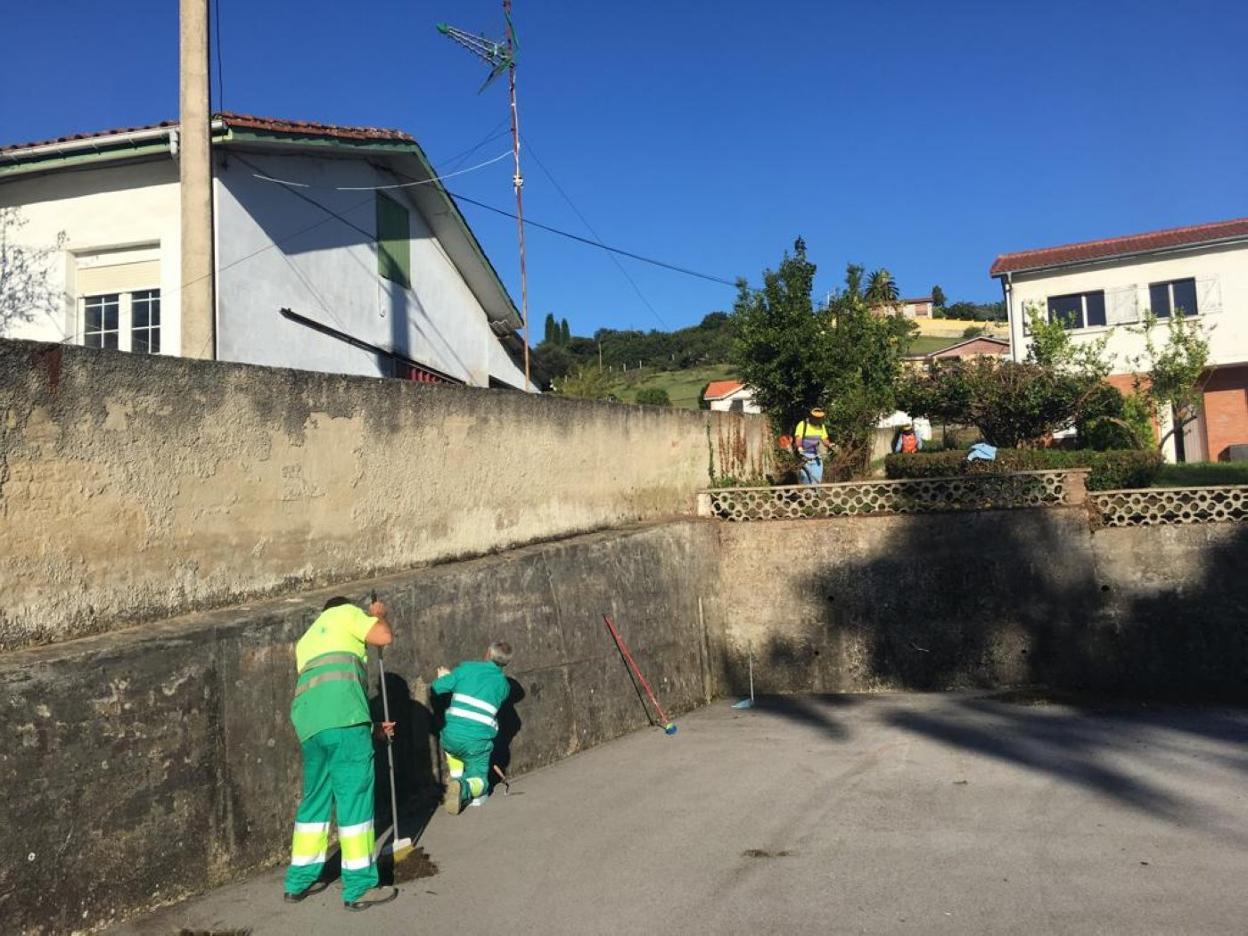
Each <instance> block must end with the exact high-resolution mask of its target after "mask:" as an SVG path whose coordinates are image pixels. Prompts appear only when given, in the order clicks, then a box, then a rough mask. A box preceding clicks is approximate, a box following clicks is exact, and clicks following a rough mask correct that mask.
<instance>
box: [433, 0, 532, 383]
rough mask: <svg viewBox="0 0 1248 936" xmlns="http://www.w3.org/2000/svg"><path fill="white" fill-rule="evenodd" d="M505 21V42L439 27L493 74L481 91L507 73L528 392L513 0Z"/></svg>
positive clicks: (526, 294)
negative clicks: (481, 61) (487, 66)
mask: <svg viewBox="0 0 1248 936" xmlns="http://www.w3.org/2000/svg"><path fill="white" fill-rule="evenodd" d="M503 20H504V22H505V23H506V24H507V33H506V35H505V36H504V38H503V41H502V42H495V41H493V40H490V39H486V38H485V37H484V36H475V35H473V34H472V33H467V32H464V31H463V30H462V29H456V28H455V27H454V26H448V25H447V24H446V23H438V32H440V33H442V35H444V36H447V37H448V38H450V39H452V40H454V41H455V42H457V43H459V44H460V45H461V46H463V47H464V48H465V49H467V50H468V51H469V52H471V53H472V54H473V55H476V56H477V57H478V58H480V59H482V60H484V61H485V63H486V64H487V65H489V66H490V74H489V76H488V77H487V78H486V79H485V83H484V84H483V85H481V88H480V91H478V92H477V93H478V94H480V93H481V91H484V90H485V89H486V87H487V86H488V85H489V84H490V82H492V81H493V80H494V79H495V78H497V77H498V76H499V75H501V74H502V73H503V72H504V71H506V72H507V87H508V93H509V96H510V99H511V155H512V160H513V161H514V163H515V170H514V172H513V173H512V177H511V183H512V186H513V188H515V191H516V240H517V242H518V244H519V246H520V317H521V319H522V321H523V323H524V389H525V390H528V389H529V386H530V380H529V281H528V274H527V272H526V270H525V264H524V196H523V194H522V190H523V188H524V176H523V174H522V173H521V172H520V113H519V111H518V110H517V108H516V49H518V48H519V43H517V42H516V28H515V26H513V25H512V22H511V0H503Z"/></svg>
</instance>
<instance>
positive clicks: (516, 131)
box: [503, 0, 530, 391]
mask: <svg viewBox="0 0 1248 936" xmlns="http://www.w3.org/2000/svg"><path fill="white" fill-rule="evenodd" d="M503 19H504V20H505V21H506V23H507V39H506V42H507V59H508V61H509V62H510V64H509V65H508V67H507V86H508V90H509V91H510V95H511V155H512V159H513V160H514V162H515V166H516V171H515V174H514V175H513V176H512V179H511V181H512V185H513V186H514V187H515V190H516V240H517V241H518V243H519V245H520V314H521V316H522V317H523V319H524V389H525V390H526V391H527V390H528V389H529V387H530V378H529V280H528V273H527V271H526V270H525V265H524V194H523V190H524V176H523V175H521V173H520V113H519V111H518V110H517V108H516V56H515V41H514V37H515V30H514V29H513V28H512V25H511V0H503Z"/></svg>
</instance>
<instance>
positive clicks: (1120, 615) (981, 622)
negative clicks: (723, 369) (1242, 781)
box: [710, 508, 1248, 701]
mask: <svg viewBox="0 0 1248 936" xmlns="http://www.w3.org/2000/svg"><path fill="white" fill-rule="evenodd" d="M719 537H720V555H721V567H720V587H719V589H717V591H716V594H717V598H716V603H715V606H714V607H713V608H711V609H710V619H711V620H713V621H715V622H723V630H722V631H721V630H718V629H716V630H714V631H713V633H712V635H711V638H712V645H713V646H714V647H716V653H715V654H714V659H713V663H714V667H715V678H716V683H717V685H719V686H721V687H722V689H723V690H724V691H726V692H735V693H741V692H744V691H745V686H746V659H747V653H748V652H749V650H750V648H751V647H752V648H753V651H754V653H755V657H756V661H757V662H756V669H755V680H756V684H757V686H758V688H759V691H761V692H798V691H833V692H835V691H862V690H876V689H894V688H897V689H900V688H908V689H945V688H952V687H960V686H962V687H965V686H982V687H996V686H1013V685H1023V684H1045V685H1048V686H1051V687H1055V688H1067V689H1076V690H1078V689H1086V690H1092V691H1096V692H1109V693H1123V694H1129V695H1149V696H1165V697H1171V698H1181V699H1202V698H1205V699H1226V700H1231V701H1237V700H1238V701H1248V576H1245V575H1244V570H1245V569H1248V525H1244V524H1235V523H1222V524H1193V525H1189V526H1167V527H1127V528H1117V529H1102V530H1096V531H1093V530H1092V529H1091V528H1090V526H1089V522H1088V516H1087V514H1086V513H1085V512H1084V511H1083V510H1081V509H1072V508H1053V509H1036V510H1013V511H985V512H980V513H956V514H918V515H894V516H879V517H860V518H846V519H831V520H798V521H777V522H758V523H736V524H723V525H721V526H720V527H719ZM716 627H718V623H717V625H716Z"/></svg>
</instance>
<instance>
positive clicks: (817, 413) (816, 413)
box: [810, 406, 827, 419]
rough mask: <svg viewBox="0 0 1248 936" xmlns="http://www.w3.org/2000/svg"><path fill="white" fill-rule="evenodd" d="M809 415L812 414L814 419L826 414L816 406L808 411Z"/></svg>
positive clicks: (821, 417)
mask: <svg viewBox="0 0 1248 936" xmlns="http://www.w3.org/2000/svg"><path fill="white" fill-rule="evenodd" d="M810 415H811V416H813V417H814V418H815V419H823V417H824V416H825V415H827V414H826V413H824V411H823V410H821V409H819V407H817V406H816V407H815V408H814V409H812V410H811V411H810Z"/></svg>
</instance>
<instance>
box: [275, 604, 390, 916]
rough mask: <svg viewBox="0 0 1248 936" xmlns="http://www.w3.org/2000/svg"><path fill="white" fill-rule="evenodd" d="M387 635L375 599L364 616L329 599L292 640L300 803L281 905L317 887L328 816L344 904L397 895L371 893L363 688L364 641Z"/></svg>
mask: <svg viewBox="0 0 1248 936" xmlns="http://www.w3.org/2000/svg"><path fill="white" fill-rule="evenodd" d="M393 639H394V637H393V634H392V632H391V630H390V625H389V624H388V623H387V622H386V606H385V605H384V604H382V603H381V602H380V601H374V602H373V603H372V604H371V605H369V608H368V614H365V613H364V612H363V611H361V610H360V609H359V608H358V607H356V606H355V605H353V604H352V603H351V602H350V601H348V600H347V599H346V598H331V599H329V601H327V602H325V609H324V611H322V612H321V614H320V615H319V616H318V617H317V619H316V620H315V621H313V622H312V626H311V627H309V628H308V630H307V632H306V633H305V634H304V635H303V636H302V637H301V638H299V642H298V643H297V644H296V645H295V664H296V665H297V666H298V668H299V680H298V682H296V684H295V698H294V701H293V702H292V703H291V705H290V720H291V721H292V722H294V725H295V732H296V734H298V735H299V743H300V745H301V746H302V748H303V800H302V801H301V802H300V803H299V811H298V812H297V813H296V814H295V834H294V838H293V839H292V840H291V845H290V867H289V868H287V869H286V887H285V890H286V896H285V899H286V901H287V902H288V903H295V902H298V901H300V900H303V898H304V897H307V896H308V895H309V894H312V893H316V892H317V891H318V890H323V889H324V888H323V887H320V888H318V887H317V886H316V884H317V882H318V880H319V878H320V876H321V869H322V868H323V867H324V865H325V853H326V851H327V850H328V846H329V820H330V818H331V816H334V815H335V814H336V818H337V822H338V847H339V848H340V849H341V851H342V899H343V903H344V904H345V905H346V908H347V909H348V910H366V909H368V908H369V907H370V906H373V905H375V904H381V903H387V902H389V901H391V900H393V899H394V898H395V897H397V896H398V893H399V892H398V891H397V890H396V889H394V888H387V889H385V890H376V891H374V888H376V887H377V865H376V864H375V863H374V862H373V844H374V841H373V735H374V731H373V725H372V718H371V716H370V715H369V710H368V698H367V696H366V695H365V692H364V686H365V680H366V676H365V660H366V654H367V650H366V645H369V644H371V645H372V646H374V647H384V646H387V645H388V644H389V643H390V641H391V640H393ZM380 727H381V731H382V732H383V733H384V734H386V735H392V734H393V733H394V723H393V722H382V724H381V726H380ZM370 891H372V893H370Z"/></svg>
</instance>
